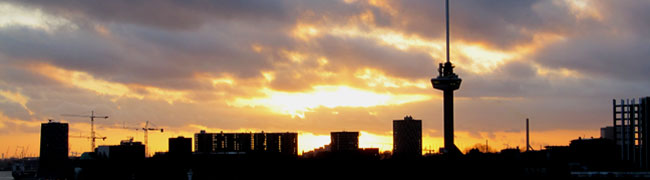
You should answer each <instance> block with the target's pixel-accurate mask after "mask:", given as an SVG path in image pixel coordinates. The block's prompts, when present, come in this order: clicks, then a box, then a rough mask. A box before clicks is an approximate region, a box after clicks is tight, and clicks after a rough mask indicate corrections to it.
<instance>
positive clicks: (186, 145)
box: [169, 136, 192, 155]
mask: <svg viewBox="0 0 650 180" xmlns="http://www.w3.org/2000/svg"><path fill="white" fill-rule="evenodd" d="M169 154H178V155H181V154H192V138H186V137H183V136H178V137H176V138H169Z"/></svg>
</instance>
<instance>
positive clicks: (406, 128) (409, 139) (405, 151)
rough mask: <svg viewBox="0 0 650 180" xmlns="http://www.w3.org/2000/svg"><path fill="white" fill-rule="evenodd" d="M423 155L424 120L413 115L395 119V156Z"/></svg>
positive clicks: (411, 156)
mask: <svg viewBox="0 0 650 180" xmlns="http://www.w3.org/2000/svg"><path fill="white" fill-rule="evenodd" d="M421 156H422V121H421V120H415V119H413V117H411V116H406V117H404V120H393V158H397V159H400V158H406V159H411V158H418V157H421Z"/></svg>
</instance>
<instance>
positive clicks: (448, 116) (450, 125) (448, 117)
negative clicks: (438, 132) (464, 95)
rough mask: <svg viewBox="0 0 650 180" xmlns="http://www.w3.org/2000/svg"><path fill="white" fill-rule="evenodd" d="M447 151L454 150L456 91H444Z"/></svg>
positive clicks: (444, 124)
mask: <svg viewBox="0 0 650 180" xmlns="http://www.w3.org/2000/svg"><path fill="white" fill-rule="evenodd" d="M443 99H444V100H443V101H444V103H443V110H444V123H443V126H444V130H445V132H444V134H445V149H447V150H450V149H451V148H454V147H455V145H454V90H444V91H443Z"/></svg>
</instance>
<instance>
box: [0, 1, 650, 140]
mask: <svg viewBox="0 0 650 180" xmlns="http://www.w3.org/2000/svg"><path fill="white" fill-rule="evenodd" d="M11 2H12V3H21V4H24V5H25V6H29V7H38V8H41V9H42V10H43V11H44V12H46V13H51V14H53V15H56V16H62V17H66V18H69V19H70V20H71V21H72V22H73V23H75V24H77V25H79V28H78V29H71V30H70V29H66V30H53V31H44V30H39V29H34V28H29V27H22V26H5V27H2V28H0V62H1V64H0V77H2V78H1V80H0V81H1V82H3V83H4V84H2V85H1V86H0V89H3V90H5V89H9V90H12V91H18V88H11V87H12V86H16V87H20V89H21V93H23V94H24V95H26V96H28V97H30V101H29V103H28V105H27V106H28V107H29V108H30V109H31V110H33V111H34V112H36V115H34V116H32V117H37V118H44V117H48V116H55V117H58V114H61V113H80V112H88V111H90V110H97V111H100V112H102V113H106V114H109V115H111V117H114V119H115V121H110V122H106V123H107V124H110V123H112V122H120V121H126V122H131V123H138V122H142V121H143V120H144V119H155V121H156V122H159V123H157V124H158V125H161V126H175V127H179V126H182V125H187V124H199V125H206V126H209V127H218V128H223V129H238V128H259V129H279V130H306V131H314V132H318V133H323V134H326V133H327V132H329V131H331V130H367V131H371V132H386V131H390V125H389V124H390V121H391V120H393V119H400V118H401V117H403V116H404V115H406V114H408V115H413V117H415V118H417V119H423V120H424V121H425V123H424V124H423V125H424V127H425V129H437V130H439V129H440V126H441V125H442V121H441V117H442V115H441V111H442V109H441V106H440V104H441V100H439V99H433V100H430V101H427V102H418V103H410V104H404V105H401V106H390V107H388V106H380V107H372V108H345V107H338V108H323V107H320V108H316V109H314V110H313V112H307V113H306V119H304V120H296V119H291V118H290V117H288V116H287V115H278V114H273V113H269V112H268V109H265V108H264V107H243V108H235V107H231V106H229V105H228V104H226V102H225V101H226V100H225V99H227V100H230V99H229V98H232V96H235V95H250V94H251V92H247V90H245V89H244V88H240V87H223V88H221V89H218V88H215V89H212V88H214V87H211V85H210V84H207V85H206V83H205V82H197V81H196V80H195V79H193V77H194V75H196V73H204V74H208V75H214V76H220V75H222V74H230V75H233V76H234V78H235V79H236V80H241V81H242V82H243V81H245V80H247V79H254V78H260V79H261V71H275V73H276V79H275V80H274V81H273V82H271V84H270V86H271V87H272V88H274V89H276V90H282V91H301V90H306V89H309V88H310V85H312V84H338V83H342V82H341V81H340V80H342V79H346V78H351V77H336V78H321V77H319V76H318V74H315V73H314V71H315V70H327V71H330V72H333V73H337V72H345V73H341V74H343V75H347V76H349V75H350V74H351V73H350V72H354V71H356V70H358V69H360V68H365V67H370V68H376V69H379V70H381V71H383V72H385V73H386V74H387V75H388V76H391V77H400V78H405V79H408V80H422V79H424V80H426V81H428V79H429V78H431V77H433V76H434V75H435V72H434V70H435V64H434V62H435V61H436V60H434V59H432V58H431V57H430V56H429V54H428V53H429V52H421V51H417V50H408V51H402V50H398V49H395V48H394V47H389V46H387V45H384V44H378V42H377V41H376V40H374V39H367V38H363V37H335V36H330V35H327V33H325V32H324V33H323V34H324V35H322V36H320V37H317V38H314V39H310V40H309V42H304V41H302V40H299V39H295V38H294V37H291V35H290V33H291V30H292V29H293V27H294V25H295V24H296V23H300V22H302V21H305V23H313V24H315V25H344V24H346V23H348V20H349V18H350V17H352V16H358V15H359V14H360V13H363V12H366V10H369V11H370V12H371V13H373V15H374V21H373V22H374V23H375V24H376V25H377V26H380V27H383V28H388V29H390V30H395V31H400V32H404V33H405V34H407V35H411V34H414V35H418V36H420V37H424V38H427V39H441V38H443V33H444V26H443V25H444V24H443V23H444V11H443V5H444V3H443V2H442V1H416V0H414V1H401V2H397V1H394V2H390V3H392V4H390V7H392V8H395V10H396V11H397V14H395V16H393V15H392V14H390V13H388V12H386V11H384V10H383V9H382V8H378V7H373V6H371V5H369V4H367V3H353V4H345V3H343V2H340V1H337V2H326V1H298V2H291V3H287V2H284V1H227V2H221V1H214V2H213V1H155V2H149V1H148V2H146V3H145V2H144V1H135V2H133V1H122V0H119V1H107V2H104V1H101V2H100V1H73V0H66V1H11ZM557 2H558V1H530V0H524V1H521V0H509V1H452V5H451V10H452V15H451V17H452V27H451V28H452V38H453V39H455V40H462V41H466V42H469V43H473V42H476V43H482V44H486V45H487V46H490V47H496V48H501V49H506V50H508V49H513V47H515V46H517V45H520V44H525V43H530V42H532V40H533V36H534V35H535V34H536V33H551V34H556V35H559V36H562V37H563V40H560V41H557V42H555V43H553V44H550V45H546V46H545V47H543V48H542V49H539V50H538V51H534V52H533V54H532V55H530V56H527V57H521V58H520V59H517V60H514V61H508V62H506V63H504V64H502V65H500V66H499V67H498V68H496V69H494V70H493V71H491V72H484V73H474V72H471V71H468V70H466V69H465V70H464V69H463V68H457V69H456V71H457V73H458V74H459V75H460V76H461V78H463V85H462V87H461V89H460V90H459V91H457V95H458V97H459V98H458V101H457V102H458V103H457V110H456V112H457V114H458V115H457V118H458V125H457V128H458V129H459V130H469V131H498V130H511V129H520V128H521V122H522V121H523V119H525V118H526V117H531V118H534V119H535V120H536V121H537V120H539V121H538V122H540V123H538V124H537V125H536V128H537V129H540V130H542V129H554V128H569V129H585V128H590V129H596V128H598V127H600V126H602V125H604V124H607V123H608V122H610V121H609V118H610V117H611V114H609V113H611V112H610V111H609V110H611V107H610V106H611V98H621V97H635V96H642V95H647V94H648V93H650V90H649V89H650V88H648V87H650V84H648V81H647V78H644V77H648V76H649V75H650V74H648V73H649V72H650V71H648V69H650V63H649V62H650V61H648V60H647V57H650V54H649V53H648V52H650V47H649V43H648V42H650V41H649V40H650V39H648V37H647V35H648V34H650V33H649V32H648V29H650V25H649V23H650V21H647V19H648V17H650V14H649V12H650V11H647V9H650V7H649V5H648V4H650V3H646V2H642V1H634V2H630V1H625V2H611V1H593V2H594V7H597V9H596V10H597V11H598V12H599V13H601V15H602V16H603V17H604V19H602V20H596V19H593V18H584V19H580V18H576V16H575V15H573V14H572V11H571V10H570V9H569V7H567V6H566V5H563V4H561V3H560V4H557ZM360 26H363V25H360ZM95 27H104V28H106V30H107V32H109V33H108V34H102V33H100V32H98V31H97V30H96V29H95ZM360 28H361V29H363V28H367V27H360ZM252 44H259V45H260V46H263V47H264V48H265V49H264V50H262V51H261V52H255V51H253V49H252V47H251V45H252ZM282 50H289V51H297V52H302V53H310V54H313V56H309V57H308V58H307V60H306V61H305V62H303V63H302V64H300V63H293V62H291V61H290V60H289V59H288V58H287V57H284V56H283V55H282V54H281V53H278V52H280V51H282ZM320 56H325V57H327V58H328V60H329V65H327V66H325V67H319V66H317V65H314V64H313V62H315V60H316V59H317V58H319V57H320ZM29 62H46V63H50V64H53V65H55V66H57V67H61V68H65V69H72V70H79V71H84V72H88V73H90V74H92V75H93V76H96V77H98V78H100V79H104V80H108V81H115V82H120V83H125V84H143V85H151V86H156V87H162V88H170V89H181V90H188V91H189V92H190V95H189V96H190V97H191V99H193V100H199V101H200V102H199V103H197V104H193V103H183V102H175V103H174V104H169V103H167V102H165V101H164V100H160V99H148V98H145V99H136V98H117V100H115V98H116V97H112V96H109V95H101V94H97V93H95V92H92V91H87V90H83V89H79V88H74V87H67V86H64V85H61V84H58V83H55V82H53V81H52V80H48V79H47V78H45V77H43V76H41V75H38V74H34V73H32V72H28V70H24V69H21V66H20V65H22V64H27V63H29ZM310 63H311V64H310ZM537 65H539V66H537ZM319 68H323V69H319ZM538 68H549V69H551V70H558V69H561V68H567V69H571V70H574V71H577V72H579V73H580V74H582V75H583V76H582V77H577V78H575V77H548V76H545V75H541V74H538V73H537V72H538V70H539V69H538ZM296 75H299V76H296ZM336 75H337V74H335V76H336ZM621 79H624V80H625V81H623V82H621V81H618V80H621ZM238 83H239V82H238ZM345 83H351V82H345ZM355 83H356V82H355ZM242 84H244V86H245V85H250V84H245V82H243V83H242ZM254 85H255V86H260V84H254ZM237 86H239V84H237ZM211 90H219V91H223V92H227V95H223V96H220V95H215V94H214V93H213V92H211ZM373 90H376V89H373ZM249 91H250V90H249ZM430 91H431V94H438V95H439V94H440V92H439V91H436V90H433V89H430ZM400 92H401V91H400ZM400 92H395V93H400ZM481 97H491V98H492V99H490V98H483V99H481ZM214 99H217V100H214ZM206 101H207V103H206ZM0 107H2V108H0V109H2V111H3V112H4V113H5V114H6V115H7V116H10V117H16V118H21V119H27V117H26V116H27V115H25V112H24V110H21V109H22V107H21V106H18V105H16V104H15V103H0ZM369 110H373V111H377V112H379V113H378V115H377V116H374V115H371V114H370V113H369V112H368V111H369ZM332 111H337V112H339V114H338V115H336V114H333V113H332ZM81 121H82V120H78V122H81ZM387 124H388V125H387Z"/></svg>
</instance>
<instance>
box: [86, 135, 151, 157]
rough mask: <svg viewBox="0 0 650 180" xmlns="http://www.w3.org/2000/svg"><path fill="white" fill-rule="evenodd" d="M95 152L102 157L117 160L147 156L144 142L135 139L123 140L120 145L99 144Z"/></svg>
mask: <svg viewBox="0 0 650 180" xmlns="http://www.w3.org/2000/svg"><path fill="white" fill-rule="evenodd" d="M95 153H97V155H98V156H99V157H101V158H104V159H109V160H116V161H137V160H143V159H144V157H145V147H144V144H142V142H136V141H133V139H129V140H122V141H121V142H120V145H113V146H99V147H97V148H96V149H95Z"/></svg>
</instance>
